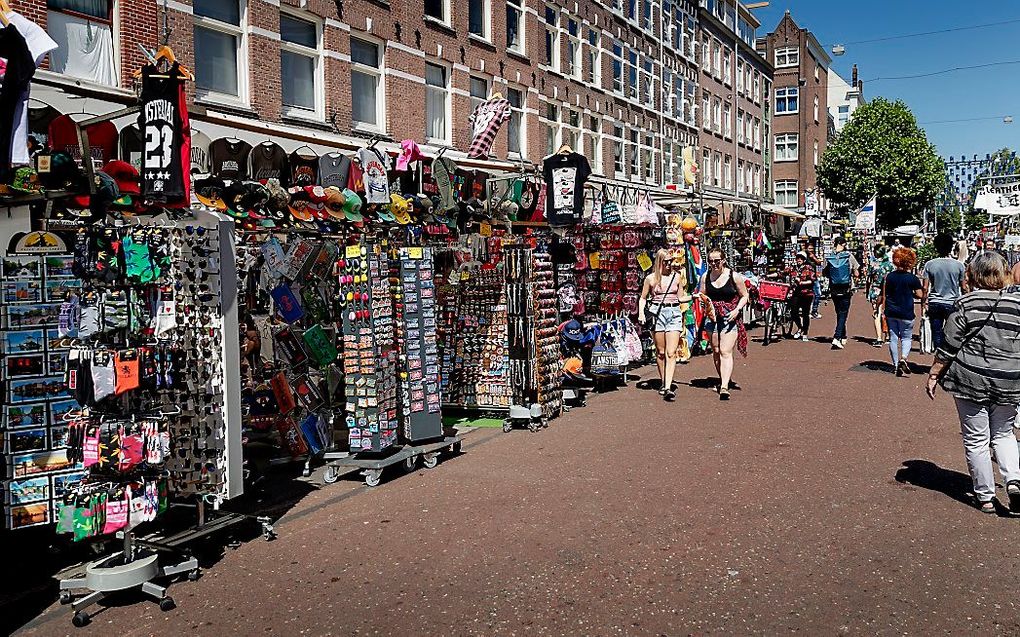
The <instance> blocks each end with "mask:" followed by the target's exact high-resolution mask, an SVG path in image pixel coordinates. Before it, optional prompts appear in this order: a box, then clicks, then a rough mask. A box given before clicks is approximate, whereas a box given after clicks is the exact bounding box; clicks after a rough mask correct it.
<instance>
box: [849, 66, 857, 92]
mask: <svg viewBox="0 0 1020 637" xmlns="http://www.w3.org/2000/svg"><path fill="white" fill-rule="evenodd" d="M850 74H851V75H850V78H851V79H850V86H852V87H854V88H857V65H856V64H854V68H853V70H852V71H851V72H850Z"/></svg>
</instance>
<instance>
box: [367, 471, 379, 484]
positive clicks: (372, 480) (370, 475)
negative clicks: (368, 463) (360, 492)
mask: <svg viewBox="0 0 1020 637" xmlns="http://www.w3.org/2000/svg"><path fill="white" fill-rule="evenodd" d="M380 482H382V469H367V470H366V471H365V485H366V486H369V487H377V486H379V483H380Z"/></svg>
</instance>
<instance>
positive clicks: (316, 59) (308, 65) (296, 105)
mask: <svg viewBox="0 0 1020 637" xmlns="http://www.w3.org/2000/svg"><path fill="white" fill-rule="evenodd" d="M321 33H322V32H321V29H320V28H319V24H318V23H317V22H311V21H309V20H304V19H301V18H297V17H294V16H291V15H289V14H286V13H281V14H280V82H281V85H282V89H283V109H284V112H285V114H287V115H298V116H306V117H307V116H313V117H318V118H320V119H321V117H322V108H321V105H322V100H321V99H320V97H319V96H321V95H323V91H322V88H321V87H322V81H321V79H320V78H321V77H322V55H321V48H322V47H321Z"/></svg>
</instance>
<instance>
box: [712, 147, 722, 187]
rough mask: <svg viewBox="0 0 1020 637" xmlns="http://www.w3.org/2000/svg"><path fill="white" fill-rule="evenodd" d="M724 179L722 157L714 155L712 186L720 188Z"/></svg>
mask: <svg viewBox="0 0 1020 637" xmlns="http://www.w3.org/2000/svg"><path fill="white" fill-rule="evenodd" d="M721 178H722V155H720V154H719V153H714V154H713V157H712V185H713V186H719V180H720V179H721Z"/></svg>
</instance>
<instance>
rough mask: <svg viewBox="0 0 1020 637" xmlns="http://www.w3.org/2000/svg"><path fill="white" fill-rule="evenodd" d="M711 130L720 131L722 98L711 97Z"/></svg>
mask: <svg viewBox="0 0 1020 637" xmlns="http://www.w3.org/2000/svg"><path fill="white" fill-rule="evenodd" d="M712 130H713V131H715V132H716V133H721V132H722V100H720V99H719V98H718V97H713V98H712Z"/></svg>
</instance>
